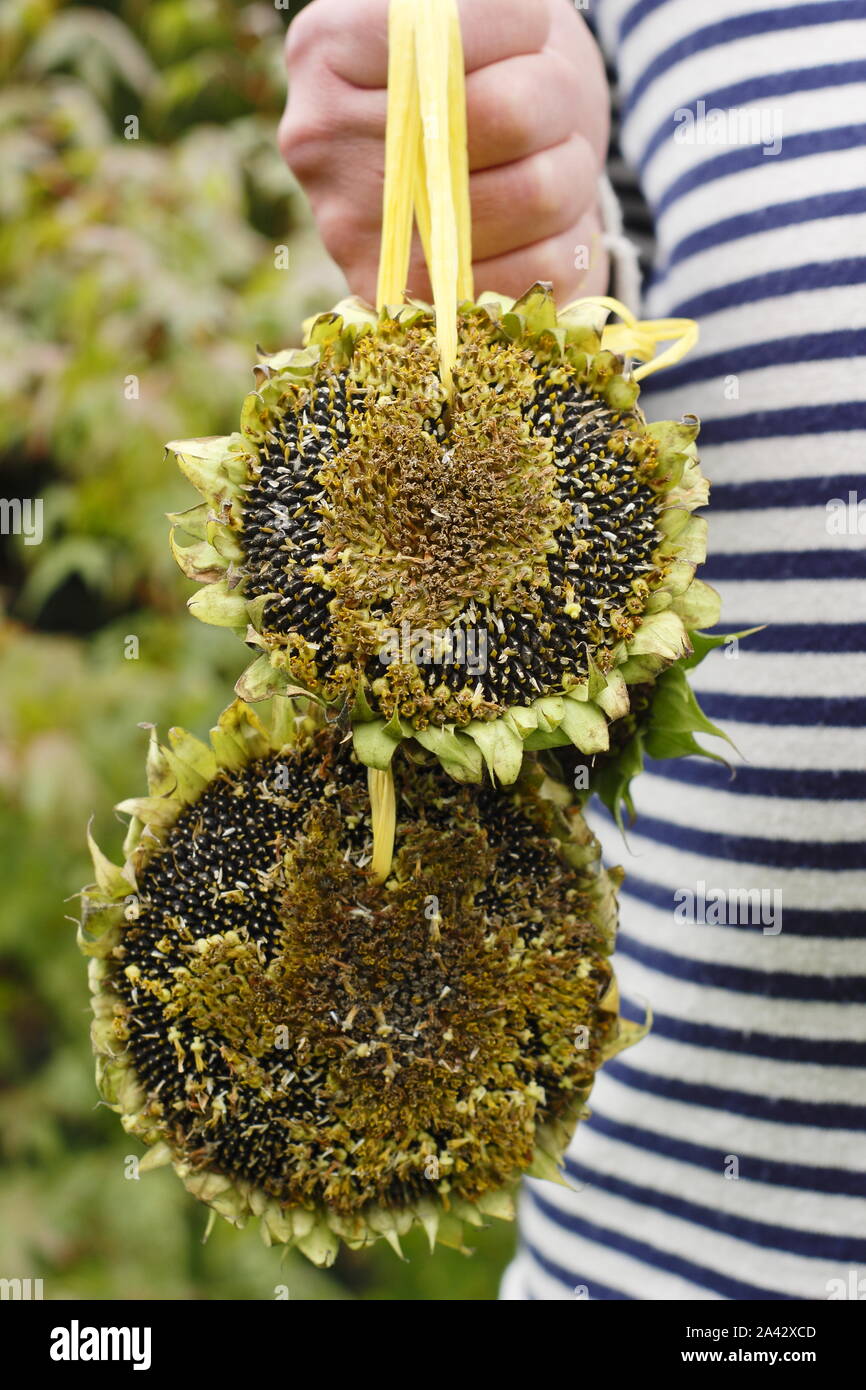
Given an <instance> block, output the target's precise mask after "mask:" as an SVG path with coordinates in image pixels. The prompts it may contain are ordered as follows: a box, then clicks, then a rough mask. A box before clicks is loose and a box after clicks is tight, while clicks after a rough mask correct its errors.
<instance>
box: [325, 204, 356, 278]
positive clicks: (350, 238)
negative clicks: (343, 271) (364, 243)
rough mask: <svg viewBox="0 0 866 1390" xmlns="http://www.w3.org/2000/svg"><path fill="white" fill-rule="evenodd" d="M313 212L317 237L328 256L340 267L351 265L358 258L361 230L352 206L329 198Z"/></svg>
mask: <svg viewBox="0 0 866 1390" xmlns="http://www.w3.org/2000/svg"><path fill="white" fill-rule="evenodd" d="M314 211H315V216H316V223H317V225H318V228H319V235H320V236H321V238H322V241H323V242H324V244H325V248H326V250H327V252H328V255H329V256H331V257H332V258H333V259H334V260H335V261H336V262H337V264H338V265H340V266H343V267H346V266H351V265H353V264H354V263H355V261H356V259H357V256H358V245H359V241H360V239H361V228H360V227H359V226H358V221H357V217H356V216H355V214H354V212H353V209H352V204H351V203H349V202H346V201H345V200H343V199H342V198H339V199H335V198H330V199H328V200H327V202H323V203H321V204H319V206H318V207H316V208H315V209H314Z"/></svg>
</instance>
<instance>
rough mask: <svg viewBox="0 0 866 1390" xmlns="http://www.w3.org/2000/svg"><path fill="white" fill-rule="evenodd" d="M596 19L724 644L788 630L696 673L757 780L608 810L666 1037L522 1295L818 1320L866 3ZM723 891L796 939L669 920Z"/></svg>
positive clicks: (858, 1244) (836, 1099)
mask: <svg viewBox="0 0 866 1390" xmlns="http://www.w3.org/2000/svg"><path fill="white" fill-rule="evenodd" d="M593 21H594V24H595V26H596V29H597V32H598V35H599V38H600V41H601V43H602V46H603V48H604V50H605V56H606V59H607V62H608V63H609V65H610V66H611V67H612V69H614V70H615V72H616V75H617V83H618V99H619V106H620V126H619V132H618V145H619V151H620V152H621V153H620V155H619V156H618V157H619V158H621V160H622V161H624V163H625V164H626V165H627V166H628V167H629V168H630V169H631V171H632V175H633V177H635V178H636V179H637V181H638V182H639V185H640V191H641V192H642V194H643V198H644V199H645V202H646V204H647V206H648V208H649V210H650V213H651V215H652V219H653V221H654V227H655V238H656V242H655V253H654V257H653V262H652V265H653V269H652V274H651V276H650V278H649V282H648V284H647V286H646V293H645V302H644V304H643V306H642V309H643V311H644V313H646V314H647V315H648V316H652V317H667V316H674V315H677V316H679V315H688V316H691V317H695V318H697V319H699V321H700V325H701V341H700V344H699V346H698V347H697V348H696V349H695V351H694V352H693V354H692V355H691V357H690V358H688V359H686V361H685V362H683V363H681V364H680V365H679V366H677V367H676V368H673V369H671V370H669V371H667V372H664V373H660V374H659V376H657V377H653V378H651V379H650V380H649V381H648V382H647V384H646V388H645V390H644V393H643V403H644V405H645V408H646V410H647V413H648V414H649V416H650V418H654V419H659V418H666V417H670V418H678V417H679V416H680V415H682V414H683V413H684V412H685V411H693V412H695V413H696V414H698V415H700V416H701V419H702V421H703V427H702V433H701V452H702V459H703V466H704V471H705V472H706V473H707V475H708V476H709V477H710V479H711V480H712V481H713V497H712V508H711V511H710V513H709V520H710V560H709V562H708V564H707V566H706V568H705V570H704V571H702V575H703V577H705V578H706V579H708V580H709V581H710V582H711V583H713V584H715V585H716V586H717V588H718V589H719V590H720V592H721V594H722V598H723V603H724V609H723V613H724V630H725V631H736V630H738V629H743V628H750V627H756V626H758V625H761V624H763V625H765V626H764V628H763V630H762V631H761V632H758V633H756V634H755V635H754V636H753V637H751V638H749V639H748V640H745V641H743V642H742V643H741V645H740V649H739V652H738V654H737V655H736V658H735V659H731V657H730V656H728V655H726V653H725V651H724V650H719V651H717V652H714V653H713V654H712V655H711V656H710V657H708V658H707V660H706V662H705V663H704V665H703V666H701V667H700V668H698V669H697V670H696V671H695V672H693V683H694V685H695V687H696V689H697V690H698V692H699V698H700V700H701V703H702V706H703V708H704V709H705V711H706V712H707V714H708V715H709V716H710V718H712V719H713V720H714V721H715V722H716V723H718V724H720V725H722V726H723V727H724V728H725V729H726V731H727V732H728V733H729V735H730V737H731V738H732V739H733V741H734V743H735V745H736V750H737V751H736V752H731V753H730V761H731V763H732V765H733V767H734V768H735V770H736V776H735V777H733V778H732V777H731V774H730V772H729V771H728V769H727V768H726V767H724V766H720V765H718V764H712V763H708V762H706V763H704V762H698V761H697V760H686V761H682V762H669V763H653V764H650V767H649V770H648V771H647V772H646V773H645V774H644V775H643V777H642V778H641V779H639V781H638V782H637V783H636V784H635V786H634V792H635V803H636V806H637V811H638V819H637V822H636V825H635V827H634V828H633V829H632V830H631V832H630V833H629V837H628V847H627V848H626V847H625V846H624V845H623V842H622V839H621V838H620V836H619V834H618V832H617V831H616V830H615V829H614V828H613V826H612V825H611V823H610V821H609V820H608V819H607V818H603V817H602V816H601V815H599V816H598V817H597V818H596V828H597V830H598V833H599V834H600V836H601V838H602V842H603V845H604V849H605V855H606V859H607V860H608V862H620V863H622V864H623V865H624V867H625V868H626V872H627V879H626V883H625V885H624V888H623V893H622V909H621V935H620V942H619V947H618V952H617V957H616V964H617V972H618V975H619V978H620V982H621V986H622V990H623V996H624V1001H625V1008H626V1012H627V1013H629V1014H631V1015H632V1016H633V1017H640V1016H641V1015H642V1013H643V1011H644V1008H645V1007H646V1005H647V1004H649V1005H651V1007H652V1009H653V1012H654V1015H655V1022H654V1026H653V1029H652V1032H651V1034H650V1036H649V1037H648V1038H646V1039H645V1040H644V1041H643V1042H642V1043H640V1044H639V1046H638V1047H636V1048H635V1049H634V1050H633V1051H629V1052H626V1053H624V1054H622V1055H621V1056H620V1057H618V1058H616V1059H615V1060H614V1061H612V1062H611V1063H610V1064H609V1065H608V1066H607V1067H606V1068H605V1069H604V1072H603V1073H602V1074H601V1076H600V1077H599V1080H598V1081H597V1083H596V1087H595V1090H594V1092H593V1098H592V1109H593V1117H592V1119H591V1120H589V1121H588V1122H587V1123H586V1124H584V1125H582V1126H581V1127H580V1129H579V1131H578V1134H577V1136H576V1138H575V1141H574V1143H573V1145H572V1148H571V1150H570V1159H569V1166H568V1173H567V1177H568V1181H569V1182H570V1183H571V1185H572V1187H573V1188H575V1189H576V1190H574V1191H570V1190H569V1189H568V1188H566V1187H559V1186H555V1185H553V1184H547V1183H537V1182H532V1183H529V1184H527V1190H526V1193H525V1196H524V1200H523V1207H522V1217H521V1234H522V1240H521V1248H520V1251H519V1253H518V1255H517V1257H516V1259H515V1261H514V1262H513V1264H512V1266H511V1267H510V1269H509V1271H508V1273H507V1275H506V1279H505V1282H504V1286H503V1297H505V1298H506V1299H554V1300H557V1299H568V1298H574V1297H589V1298H591V1299H671V1300H691V1299H698V1300H701V1299H749V1300H752V1299H824V1298H827V1297H828V1295H829V1291H830V1290H831V1289H832V1288H833V1287H834V1285H833V1284H832V1282H831V1281H833V1280H842V1281H844V1283H845V1284H846V1285H847V1284H848V1283H849V1277H850V1271H851V1270H856V1271H857V1272H858V1276H859V1277H861V1278H863V1277H866V733H864V724H866V585H864V582H863V581H864V577H866V515H864V517H863V521H862V523H861V525H862V527H863V533H862V534H860V533H859V532H858V531H857V529H856V527H852V528H851V529H849V531H848V533H846V534H841V535H839V534H834V533H833V531H832V530H831V529H830V528H829V527H828V504H831V503H832V501H833V499H842V500H843V501H847V499H848V498H849V494H854V497H855V501H856V500H861V501H864V502H866V3H864V2H863V0H822V3H805V4H789V3H787V2H786V0H717V3H716V4H714V5H713V6H712V7H711V9H710V10H707V8H706V7H704V6H700V5H696V4H695V3H694V0H638V3H635V2H634V0H595V4H594V6H593ZM699 101H703V102H705V104H706V109H707V110H712V109H713V108H719V109H723V110H727V109H729V108H739V109H743V110H745V111H747V112H749V113H751V114H752V115H753V117H754V119H755V121H756V123H757V122H759V121H760V120H761V119H764V120H765V122H766V127H765V128H767V129H769V128H770V124H771V121H773V122H777V124H778V128H779V129H780V130H781V148H780V149H779V151H778V153H776V154H773V155H769V154H764V152H763V149H762V147H761V145H760V143H751V144H730V145H726V146H722V145H711V144H700V143H683V142H680V141H678V140H676V139H675V138H674V136H675V131H676V130H677V126H678V121H681V117H680V116H679V113H681V111H682V110H683V109H689V110H692V111H696V110H697V109H698V107H697V103H698V102H699ZM756 128H757V125H756ZM611 172H612V175H613V177H614V179H615V180H616V178H617V175H618V172H619V168H618V166H614V167H613V168H612V171H611ZM623 206H624V208H625V210H626V214H627V215H628V211H629V209H630V208H631V207H632V206H634V198H633V195H630V196H629V197H627V198H626V199H625V200H624V203H623ZM638 230H639V231H642V230H645V225H642V226H639V229H638ZM862 510H863V513H864V514H866V505H864V507H863V509H862ZM721 751H724V749H722V750H721ZM701 883H702V884H704V885H706V890H707V891H708V892H709V890H710V889H711V888H718V889H722V890H756V889H760V890H764V891H765V892H766V893H767V894H768V895H770V896H771V895H772V894H774V893H775V894H778V895H780V901H781V908H782V917H781V931H779V932H778V933H776V934H773V932H772V931H766V930H765V929H764V926H763V925H762V923H761V921H760V920H750V921H748V922H746V923H744V924H743V923H734V924H732V925H703V924H698V925H689V924H688V923H687V922H684V921H679V920H677V919H676V917H675V915H674V907H675V904H676V902H677V901H678V899H677V898H676V897H675V894H677V893H678V892H681V891H682V890H691V891H695V890H696V887H697V885H699V884H701ZM769 900H770V897H768V901H769ZM735 1171H738V1174H739V1175H738V1176H736V1177H734V1176H726V1173H727V1174H732V1173H733V1172H735ZM863 1287H864V1288H866V1283H864V1285H863Z"/></svg>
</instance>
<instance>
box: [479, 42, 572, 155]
mask: <svg viewBox="0 0 866 1390" xmlns="http://www.w3.org/2000/svg"><path fill="white" fill-rule="evenodd" d="M584 105H585V98H584V96H583V94H582V91H581V83H580V81H579V79H578V75H577V73H576V71H575V69H574V68H572V67H571V66H570V65H569V64H568V63H566V62H565V61H564V59H562V58H559V57H556V56H555V55H551V54H547V53H545V54H542V53H535V54H523V55H521V56H520V57H517V58H510V59H506V60H505V61H504V62H501V63H497V64H496V66H495V67H487V68H481V69H480V70H479V71H477V72H473V73H471V74H470V75H469V78H468V80H467V83H466V109H467V117H468V121H469V167H470V168H471V169H473V170H475V169H490V168H492V167H493V166H494V165H496V164H506V163H510V162H511V161H512V160H515V159H524V158H525V157H526V156H527V155H531V154H535V152H536V151H537V150H543V149H547V147H548V146H550V145H558V144H559V143H560V142H561V141H562V140H565V139H566V138H567V137H568V136H569V135H570V134H571V132H572V131H574V130H579V129H580V115H581V111H582V109H583V106H584Z"/></svg>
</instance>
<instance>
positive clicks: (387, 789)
mask: <svg viewBox="0 0 866 1390" xmlns="http://www.w3.org/2000/svg"><path fill="white" fill-rule="evenodd" d="M367 787H368V789H369V793H370V806H371V808H372V813H373V859H372V862H371V864H370V873H371V874H372V876H373V878H374V879H375V880H376V882H377V883H384V882H385V880H386V878H387V877H388V875H389V874H390V872H391V860H392V859H393V857H394V837H395V835H396V833H397V796H396V792H395V790H394V774H393V772H392V771H391V769H390V768H388V770H387V772H380V771H379V769H378V768H375V767H370V768H368V769H367Z"/></svg>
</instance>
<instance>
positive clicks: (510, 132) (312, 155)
mask: <svg viewBox="0 0 866 1390" xmlns="http://www.w3.org/2000/svg"><path fill="white" fill-rule="evenodd" d="M460 18H461V25H462V29H463V44H464V49H465V56H466V71H467V83H466V90H467V103H468V117H469V163H470V169H471V196H472V222H473V252H474V258H475V276H476V292H478V293H480V292H481V291H482V290H487V289H490V290H498V291H499V292H500V293H503V294H512V295H520V294H522V293H523V292H524V290H526V289H527V288H528V287H529V285H530V284H531V283H532V282H533V281H534V280H552V281H553V285H554V289H555V292H556V295H557V298H558V299H559V300H560V302H564V301H565V300H567V299H569V298H573V297H574V296H575V295H576V294H577V293H578V292H580V293H582V294H602V293H604V291H605V288H606V284H607V259H606V256H605V253H604V251H603V249H602V246H601V238H600V233H601V218H600V213H599V207H598V181H599V176H600V172H601V170H602V169H603V167H604V160H605V156H606V152H607V140H608V119H609V101H608V91H607V83H606V80H605V74H604V67H603V64H602V61H601V57H600V55H599V52H598V49H597V48H596V45H595V43H594V41H593V39H592V36H591V35H590V33H589V30H588V29H587V27H586V25H585V24H584V22H583V20H582V19H581V18H580V17H579V15H578V14H577V13H576V12H575V10H574V7H573V5H572V3H571V0H460ZM387 33H388V0H314V3H313V4H311V5H308V6H307V8H306V9H305V10H303V11H302V12H301V14H300V15H299V16H298V18H297V19H296V20H295V21H294V23H293V24H292V25H291V28H290V29H289V33H288V38H287V42H286V64H287V67H288V71H289V100H288V104H287V107H286V112H285V115H284V117H283V120H282V123H281V125H280V147H281V149H282V152H283V155H284V156H285V159H286V161H287V162H288V164H289V166H290V167H291V169H292V170H293V172H294V173H295V175H296V176H297V178H298V179H299V180H300V182H301V183H302V185H303V186H304V188H305V189H306V191H307V194H308V195H309V198H310V202H311V204H312V208H313V213H314V215H315V218H316V221H317V223H318V226H319V231H320V233H321V236H322V239H323V240H324V243H325V246H326V247H327V249H328V251H329V252H330V254H331V255H332V256H333V258H334V260H335V261H336V262H337V263H338V265H339V266H340V267H341V269H342V270H343V272H344V274H345V276H346V278H347V280H348V282H349V287H350V289H351V290H352V291H353V293H355V294H359V295H362V296H363V297H364V298H365V299H368V300H371V301H372V300H374V299H375V293H376V275H377V269H378V258H379V235H380V228H381V220H382V219H381V214H382V187H383V181H384V168H385V117H386V110H387V93H386V85H387V73H388V40H387ZM584 246H585V247H588V248H589V249H590V253H591V263H590V269H589V272H587V271H586V270H585V269H583V268H576V262H577V263H578V265H581V266H582V265H583V264H584V263H585V261H584V260H583V258H582V257H581V255H580V253H579V252H578V250H577V248H578V247H584ZM409 288H410V290H411V291H412V292H413V293H415V294H418V295H421V296H423V297H425V298H429V294H430V286H429V280H428V278H427V275H426V271H425V269H424V265H423V257H422V255H421V251H420V247H419V246H418V245H417V238H416V246H415V249H414V252H413V264H412V270H411V272H410V283H409Z"/></svg>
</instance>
